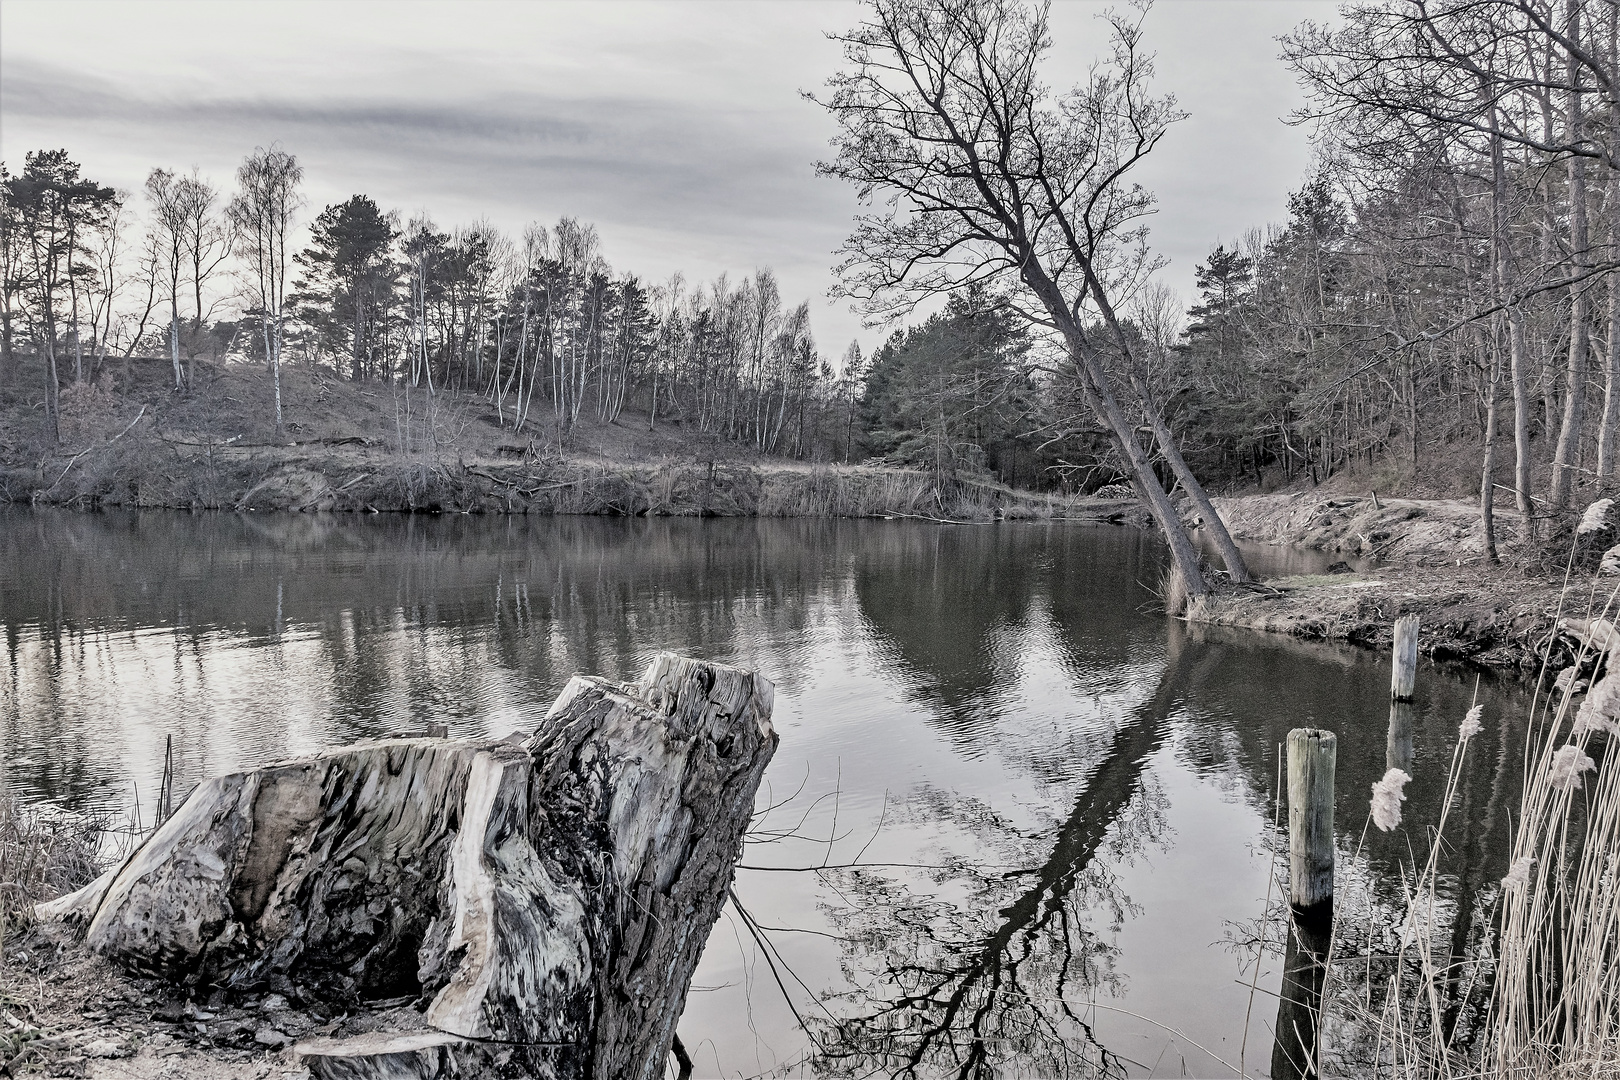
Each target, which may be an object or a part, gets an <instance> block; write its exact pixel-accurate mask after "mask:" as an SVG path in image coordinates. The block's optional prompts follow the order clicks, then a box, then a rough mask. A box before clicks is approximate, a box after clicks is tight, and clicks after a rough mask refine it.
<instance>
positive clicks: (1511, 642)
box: [1183, 492, 1613, 681]
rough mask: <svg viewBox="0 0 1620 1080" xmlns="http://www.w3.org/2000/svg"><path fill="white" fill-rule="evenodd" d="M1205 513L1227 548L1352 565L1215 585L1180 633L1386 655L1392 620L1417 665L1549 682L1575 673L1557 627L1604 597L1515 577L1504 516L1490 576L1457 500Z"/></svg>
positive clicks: (1515, 558)
mask: <svg viewBox="0 0 1620 1080" xmlns="http://www.w3.org/2000/svg"><path fill="white" fill-rule="evenodd" d="M1214 502H1215V505H1216V509H1217V510H1219V511H1220V512H1221V515H1222V517H1223V518H1224V519H1225V521H1226V524H1227V528H1228V529H1229V530H1230V531H1231V533H1232V535H1233V538H1234V539H1236V540H1239V541H1246V542H1250V543H1266V544H1279V543H1284V544H1289V545H1291V546H1296V547H1301V548H1307V549H1312V550H1317V551H1326V552H1333V553H1339V554H1342V555H1344V556H1345V557H1346V559H1357V560H1358V561H1361V562H1362V565H1361V566H1360V567H1359V568H1352V567H1350V566H1349V565H1348V563H1345V564H1342V565H1340V566H1339V567H1338V570H1339V572H1337V573H1330V574H1317V575H1300V576H1295V577H1286V578H1279V579H1274V580H1271V581H1267V582H1260V583H1257V584H1255V585H1251V586H1239V585H1230V584H1228V585H1223V586H1222V587H1221V588H1219V589H1217V591H1216V592H1215V593H1213V594H1212V595H1210V596H1208V597H1204V598H1199V599H1196V600H1194V601H1193V602H1192V603H1191V604H1190V605H1189V608H1188V610H1187V611H1186V613H1185V614H1184V615H1183V618H1185V619H1186V620H1187V621H1188V622H1189V623H1194V624H1204V625H1210V626H1226V627H1234V628H1238V629H1247V630H1262V631H1266V632H1269V633H1280V634H1289V635H1292V636H1294V637H1300V638H1306V639H1316V640H1323V641H1342V642H1346V643H1349V644H1353V645H1360V646H1363V647H1365V648H1369V649H1374V650H1380V651H1386V650H1388V649H1390V648H1391V647H1392V645H1393V641H1394V625H1395V620H1396V619H1397V618H1399V617H1401V616H1402V615H1416V616H1418V618H1419V637H1418V651H1419V653H1420V654H1421V655H1423V656H1426V657H1428V658H1429V659H1431V660H1433V661H1438V662H1450V663H1460V664H1463V665H1466V666H1468V667H1472V668H1475V669H1479V670H1485V671H1492V672H1496V673H1499V674H1502V675H1508V676H1513V677H1517V678H1519V679H1524V680H1529V681H1535V680H1536V679H1537V677H1538V675H1539V673H1540V671H1541V669H1542V667H1543V664H1545V666H1546V667H1547V668H1548V670H1550V671H1557V670H1559V669H1560V668H1563V667H1567V666H1569V665H1570V664H1572V663H1574V662H1575V661H1576V659H1577V658H1578V656H1579V653H1580V642H1579V640H1578V639H1576V638H1575V637H1573V636H1572V635H1570V634H1569V633H1568V632H1567V631H1566V630H1565V629H1564V628H1563V625H1562V624H1563V620H1565V619H1568V618H1577V617H1589V616H1590V615H1593V614H1596V613H1597V611H1598V610H1601V608H1602V606H1603V601H1604V600H1605V599H1606V596H1607V593H1608V592H1609V591H1610V590H1611V589H1612V588H1613V583H1612V582H1606V581H1605V579H1603V578H1601V577H1596V576H1594V575H1593V574H1592V573H1589V572H1582V571H1581V570H1579V569H1577V570H1575V571H1574V572H1572V573H1571V575H1570V577H1569V583H1568V585H1567V586H1566V585H1565V583H1564V581H1563V580H1562V579H1561V578H1560V579H1559V580H1553V579H1550V578H1548V577H1545V576H1541V575H1539V574H1533V573H1531V572H1529V571H1528V570H1526V569H1525V568H1524V565H1523V564H1524V563H1525V562H1526V561H1527V560H1526V556H1527V554H1533V553H1527V552H1526V551H1524V550H1523V548H1524V546H1525V545H1526V544H1527V543H1528V542H1529V541H1526V540H1522V539H1521V538H1520V537H1519V536H1518V535H1517V533H1518V529H1517V521H1516V518H1515V516H1514V515H1512V514H1510V513H1500V514H1499V516H1498V519H1497V543H1498V546H1499V550H1500V553H1501V556H1502V561H1501V562H1500V563H1499V564H1496V565H1492V564H1491V563H1490V562H1489V561H1488V560H1487V559H1486V558H1485V544H1484V535H1483V530H1482V527H1481V525H1480V522H1479V509H1478V507H1477V506H1475V505H1473V504H1472V503H1470V502H1468V501H1466V500H1447V499H1382V500H1380V499H1375V498H1373V497H1371V496H1366V497H1346V496H1344V495H1328V494H1321V493H1316V492H1293V493H1288V494H1279V495H1248V496H1237V497H1226V498H1217V499H1215V500H1214ZM1611 531H1612V530H1611ZM1603 535H1606V534H1603ZM1612 539H1613V538H1612V537H1611V538H1610V542H1612ZM1560 569H1562V568H1560Z"/></svg>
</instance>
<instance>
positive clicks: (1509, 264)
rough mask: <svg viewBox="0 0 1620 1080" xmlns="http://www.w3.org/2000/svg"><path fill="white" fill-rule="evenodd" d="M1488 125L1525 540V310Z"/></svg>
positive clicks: (1496, 268) (1494, 280)
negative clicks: (1511, 288)
mask: <svg viewBox="0 0 1620 1080" xmlns="http://www.w3.org/2000/svg"><path fill="white" fill-rule="evenodd" d="M1490 124H1491V288H1492V290H1493V292H1494V293H1495V296H1496V302H1497V303H1498V304H1507V319H1508V367H1509V374H1510V377H1511V379H1512V382H1513V498H1514V506H1515V508H1516V509H1517V510H1518V512H1519V536H1520V538H1521V539H1523V538H1528V537H1529V535H1530V529H1531V523H1532V516H1531V505H1530V484H1531V478H1530V469H1531V461H1530V390H1529V366H1530V359H1529V356H1528V351H1527V347H1526V344H1525V340H1524V309H1523V308H1522V307H1521V306H1520V305H1519V303H1518V302H1517V301H1512V302H1510V301H1509V297H1508V280H1509V278H1510V277H1511V278H1512V280H1513V281H1514V282H1517V280H1518V272H1517V271H1518V266H1517V263H1518V260H1517V259H1516V258H1515V257H1514V254H1513V241H1512V237H1510V236H1509V235H1508V228H1507V190H1508V189H1507V170H1506V167H1505V164H1504V162H1503V160H1502V136H1501V133H1500V131H1499V130H1498V125H1499V121H1498V114H1497V112H1496V110H1495V109H1492V110H1491V113H1490Z"/></svg>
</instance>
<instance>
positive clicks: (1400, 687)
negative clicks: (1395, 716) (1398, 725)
mask: <svg viewBox="0 0 1620 1080" xmlns="http://www.w3.org/2000/svg"><path fill="white" fill-rule="evenodd" d="M1417 656H1418V617H1417V616H1416V615H1402V616H1401V617H1400V618H1398V619H1396V620H1395V670H1394V673H1393V674H1391V676H1390V680H1389V695H1390V697H1392V698H1394V699H1395V700H1396V701H1411V700H1412V688H1413V687H1414V686H1415V685H1416V684H1417Z"/></svg>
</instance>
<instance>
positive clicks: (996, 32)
mask: <svg viewBox="0 0 1620 1080" xmlns="http://www.w3.org/2000/svg"><path fill="white" fill-rule="evenodd" d="M1140 10H1145V7H1144V8H1143V9H1140ZM1102 18H1103V19H1104V22H1105V24H1106V25H1107V27H1108V29H1109V33H1110V37H1111V40H1110V49H1109V53H1108V55H1107V56H1106V57H1105V58H1104V59H1103V60H1101V61H1099V62H1098V63H1097V64H1096V65H1095V66H1094V67H1093V68H1092V70H1091V72H1090V75H1089V77H1088V78H1087V81H1086V82H1084V83H1083V84H1081V85H1079V86H1076V87H1075V88H1074V89H1072V90H1070V91H1069V92H1068V93H1066V94H1064V95H1061V96H1056V95H1054V94H1053V93H1052V92H1051V91H1050V90H1049V89H1048V88H1047V87H1046V86H1044V85H1043V84H1042V83H1041V81H1040V76H1039V68H1040V64H1041V60H1042V58H1043V56H1044V55H1045V54H1046V52H1047V50H1048V49H1049V48H1050V47H1051V38H1050V35H1049V33H1048V27H1047V8H1046V5H1045V4H1041V5H1039V6H1035V7H1031V6H1027V5H1026V4H1024V3H1022V2H1021V0H944V2H940V0H872V4H871V15H870V18H869V19H868V20H867V21H866V22H863V23H862V24H861V25H859V26H857V27H856V28H855V29H853V30H851V31H849V32H848V33H847V34H843V35H839V36H837V37H836V40H838V41H839V42H841V43H842V44H843V47H844V61H845V63H844V68H843V70H841V71H839V72H838V73H837V74H835V75H834V76H833V77H832V78H831V79H830V80H828V87H829V90H830V93H829V94H828V95H827V96H826V98H825V99H817V100H818V103H819V104H821V105H823V106H824V107H825V108H826V109H827V110H828V112H829V113H831V114H832V117H833V119H834V120H835V121H836V122H837V124H838V131H837V134H836V135H835V136H834V138H833V148H834V150H835V151H836V154H835V156H834V157H833V158H832V160H830V161H824V162H821V163H819V164H818V165H817V170H818V171H819V172H820V173H821V174H822V175H824V176H832V177H837V178H839V179H842V180H847V181H849V182H851V183H853V184H855V185H856V186H857V187H858V188H859V190H860V193H861V196H862V199H863V201H864V202H865V203H866V205H867V206H868V207H870V209H868V210H866V211H864V212H862V213H861V214H859V215H858V216H857V219H856V227H855V231H854V233H853V234H852V235H851V236H850V238H849V239H848V240H847V241H846V242H845V244H844V246H843V248H842V250H841V254H842V255H843V256H844V258H843V260H842V262H841V264H840V266H839V272H840V277H841V281H842V284H841V286H840V288H841V290H842V292H843V293H844V295H846V296H849V297H850V298H852V299H854V300H856V301H857V302H858V303H860V304H861V305H862V306H863V307H864V308H865V309H866V310H867V311H868V312H869V313H871V314H874V315H878V316H888V317H893V316H898V315H902V314H905V313H907V312H909V311H911V310H914V309H915V307H916V306H917V305H918V304H920V303H923V302H924V301H926V300H928V299H929V298H932V297H937V296H939V295H941V294H948V293H950V292H952V291H955V290H957V289H960V288H963V287H964V286H967V285H971V284H974V283H986V284H990V285H992V286H994V287H999V288H1001V289H1002V290H1003V291H1004V292H1005V295H1006V298H1007V303H1008V304H1009V306H1011V307H1012V308H1013V310H1015V311H1017V312H1018V313H1019V314H1020V315H1022V316H1023V317H1025V318H1027V319H1028V320H1029V321H1030V322H1031V323H1033V324H1036V325H1038V326H1042V327H1045V328H1046V329H1047V330H1048V331H1049V332H1051V333H1053V334H1055V335H1056V337H1057V338H1058V340H1060V341H1061V343H1062V346H1063V350H1062V351H1063V355H1064V357H1065V367H1064V369H1063V372H1062V374H1063V375H1064V377H1065V378H1066V379H1067V380H1068V381H1069V382H1070V383H1071V384H1072V385H1073V386H1074V387H1075V388H1076V389H1077V390H1078V391H1079V393H1080V396H1081V397H1082V398H1083V399H1084V401H1085V402H1086V404H1087V406H1088V407H1089V409H1090V410H1091V411H1092V412H1093V413H1094V414H1095V416H1096V418H1097V420H1098V421H1099V422H1100V423H1101V424H1102V426H1103V428H1104V429H1105V430H1106V431H1107V432H1108V434H1109V436H1110V437H1111V439H1112V440H1113V443H1114V445H1115V447H1116V448H1117V449H1118V451H1119V453H1120V456H1121V457H1122V458H1123V460H1124V462H1125V464H1126V467H1127V468H1128V470H1129V473H1130V476H1131V480H1132V484H1133V486H1134V487H1135V488H1136V489H1137V492H1138V494H1140V495H1141V496H1142V498H1143V499H1144V500H1145V501H1146V502H1147V505H1148V507H1149V509H1150V510H1151V511H1152V513H1153V516H1154V518H1155V519H1156V520H1157V521H1158V523H1159V526H1160V528H1162V529H1163V530H1164V534H1165V537H1166V538H1167V539H1168V540H1169V543H1170V550H1171V553H1172V555H1173V557H1174V559H1175V565H1176V568H1177V569H1178V570H1179V571H1180V573H1181V577H1182V579H1183V581H1184V582H1185V584H1186V588H1187V591H1188V593H1189V594H1190V595H1194V596H1196V595H1201V594H1203V593H1205V592H1207V591H1208V585H1207V583H1206V582H1205V580H1204V576H1203V573H1202V570H1201V568H1200V565H1199V559H1198V552H1197V549H1196V548H1195V547H1194V546H1193V543H1192V540H1191V539H1190V538H1189V536H1188V534H1187V531H1186V529H1185V528H1184V527H1183V525H1182V524H1181V521H1180V519H1179V518H1178V516H1177V514H1176V511H1175V508H1174V507H1173V505H1172V504H1171V502H1170V498H1169V496H1168V494H1167V493H1166V492H1165V489H1164V487H1163V485H1162V484H1161V483H1160V481H1159V477H1158V475H1157V474H1156V473H1155V472H1154V469H1153V465H1152V461H1151V459H1150V457H1149V450H1150V447H1151V443H1150V444H1149V445H1148V446H1144V444H1143V441H1142V439H1141V438H1140V437H1139V434H1138V426H1137V424H1136V423H1135V422H1134V421H1133V419H1132V417H1131V415H1130V414H1129V413H1128V411H1127V406H1126V405H1123V404H1122V403H1121V399H1120V395H1119V394H1118V393H1117V392H1116V390H1115V376H1116V373H1117V372H1125V373H1133V372H1136V371H1138V370H1139V368H1138V366H1137V364H1138V358H1137V357H1136V356H1135V355H1134V353H1135V350H1136V344H1135V343H1134V341H1133V335H1132V333H1131V332H1130V328H1129V327H1128V326H1127V325H1125V323H1124V320H1123V319H1122V318H1121V316H1120V315H1119V314H1118V311H1117V304H1118V302H1119V301H1120V299H1121V298H1122V297H1123V296H1124V295H1125V294H1127V293H1128V292H1130V291H1131V290H1132V289H1133V288H1135V287H1136V286H1138V285H1139V284H1140V282H1141V281H1142V279H1143V277H1144V276H1145V274H1146V273H1147V272H1149V271H1150V270H1151V269H1152V267H1153V266H1154V265H1155V264H1154V263H1153V261H1152V259H1151V257H1150V256H1149V254H1148V252H1147V248H1146V243H1145V241H1146V229H1145V226H1144V225H1143V220H1144V218H1145V217H1146V216H1147V215H1148V214H1150V213H1151V212H1152V209H1153V196H1152V194H1151V193H1150V192H1148V191H1146V190H1145V189H1143V187H1142V186H1141V185H1140V184H1138V183H1135V182H1133V181H1132V180H1131V179H1130V174H1131V171H1132V170H1133V169H1134V168H1135V167H1136V166H1137V165H1138V164H1140V163H1141V161H1142V160H1143V159H1144V158H1145V157H1146V156H1147V155H1148V154H1149V153H1150V152H1151V151H1152V150H1153V148H1154V147H1155V146H1156V145H1157V144H1158V142H1159V140H1160V139H1161V138H1162V137H1163V135H1164V133H1165V131H1166V129H1167V128H1168V126H1169V125H1170V124H1171V123H1173V122H1174V121H1175V120H1177V119H1179V118H1180V117H1181V115H1182V114H1181V113H1180V112H1179V111H1178V110H1177V109H1176V105H1175V101H1174V99H1173V98H1170V97H1162V98H1156V97H1153V96H1152V95H1151V94H1150V93H1149V92H1148V88H1147V83H1148V81H1149V79H1150V77H1151V75H1152V66H1153V65H1152V62H1151V58H1150V57H1148V56H1146V55H1144V54H1143V53H1142V52H1141V51H1140V42H1141V24H1140V20H1136V21H1132V20H1130V19H1128V18H1126V17H1124V16H1121V15H1118V14H1115V13H1107V14H1105V15H1104V16H1102ZM1129 389H1131V388H1130V387H1127V390H1129ZM1138 389H1140V388H1138ZM1139 404H1140V405H1141V407H1142V410H1143V412H1144V414H1145V418H1146V421H1147V423H1146V427H1147V432H1148V434H1149V435H1150V436H1151V438H1152V441H1153V442H1156V443H1157V444H1158V447H1159V450H1160V451H1161V452H1162V453H1163V454H1164V457H1165V459H1166V460H1167V461H1168V463H1169V464H1170V466H1171V469H1172V471H1173V472H1174V473H1175V476H1176V479H1177V480H1178V481H1179V482H1180V484H1181V486H1182V487H1183V488H1184V489H1185V490H1186V491H1187V493H1188V495H1190V496H1191V497H1192V499H1193V501H1194V503H1195V505H1196V506H1197V508H1198V511H1199V513H1200V514H1201V515H1202V517H1203V520H1204V522H1205V524H1206V525H1207V526H1208V527H1209V530H1210V533H1211V536H1212V537H1213V538H1214V540H1215V542H1216V544H1217V546H1218V548H1219V550H1220V553H1221V557H1222V559H1223V560H1224V561H1225V562H1226V566H1227V569H1228V570H1229V571H1230V572H1231V574H1232V575H1233V577H1234V578H1237V579H1238V580H1247V578H1248V572H1247V570H1246V568H1245V567H1244V563H1243V558H1242V556H1241V555H1239V554H1238V551H1237V547H1236V545H1234V544H1233V543H1232V540H1231V537H1230V536H1229V535H1228V534H1227V532H1226V529H1225V526H1224V525H1223V524H1222V522H1221V518H1220V515H1219V514H1218V513H1216V511H1215V508H1214V507H1213V506H1212V505H1211V504H1210V501H1209V498H1208V496H1207V495H1205V493H1204V490H1203V488H1202V487H1201V486H1200V485H1199V483H1198V481H1197V479H1196V478H1195V477H1193V475H1192V473H1191V472H1190V471H1189V470H1188V469H1187V466H1186V463H1185V462H1184V461H1183V460H1182V457H1181V454H1180V453H1179V451H1178V448H1177V446H1176V443H1175V439H1174V437H1173V436H1172V434H1171V432H1170V430H1169V428H1168V427H1167V426H1166V425H1165V424H1164V423H1163V421H1162V419H1161V418H1160V417H1159V414H1158V412H1157V411H1156V410H1155V409H1154V408H1153V406H1152V402H1151V401H1150V400H1146V399H1145V398H1144V399H1143V400H1141V401H1140V402H1139Z"/></svg>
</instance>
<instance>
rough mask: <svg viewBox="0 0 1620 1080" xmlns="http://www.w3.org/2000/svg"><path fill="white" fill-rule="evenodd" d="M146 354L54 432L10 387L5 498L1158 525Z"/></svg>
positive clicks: (1008, 492) (68, 401)
mask: <svg viewBox="0 0 1620 1080" xmlns="http://www.w3.org/2000/svg"><path fill="white" fill-rule="evenodd" d="M169 377H170V376H169V374H168V366H167V362H166V361H164V362H156V361H152V360H141V359H135V360H133V361H131V362H130V364H128V365H125V366H117V367H114V368H112V369H111V370H109V371H108V372H106V373H105V374H104V375H103V377H101V378H100V379H99V380H98V381H96V382H87V383H85V384H82V385H77V386H68V387H66V388H64V389H63V391H62V420H61V425H60V427H61V439H60V441H52V440H50V439H48V438H47V437H46V435H45V429H44V426H43V421H42V419H41V416H42V413H41V411H40V410H41V403H40V402H39V401H37V400H35V398H37V396H38V395H37V393H35V392H33V391H32V390H31V389H30V388H29V386H28V384H26V383H25V382H22V381H16V380H14V381H13V383H12V384H11V385H9V386H0V502H10V503H20V504H25V505H26V504H34V505H38V504H45V505H59V506H75V507H80V508H84V509H92V508H97V507H141V508H165V509H179V510H202V509H210V510H239V511H249V510H296V511H352V512H373V511H375V512H429V513H433V512H442V513H525V514H622V515H672V516H755V515H757V516H767V517H794V516H849V517H869V516H916V517H928V518H943V519H950V520H967V521H989V520H993V519H995V518H997V517H1014V518H1031V517H1041V518H1053V517H1056V518H1069V519H1076V520H1085V521H1094V522H1112V523H1116V524H1147V523H1148V518H1147V515H1146V514H1145V513H1144V512H1143V511H1142V510H1141V509H1140V508H1138V507H1137V506H1136V504H1135V502H1134V501H1133V500H1129V499H1125V500H1105V499H1081V500H1071V499H1066V498H1062V497H1053V498H1048V497H1046V496H1041V495H1031V494H1029V493H1027V492H1021V491H1016V490H1014V489H1012V488H1009V487H1007V486H1005V485H1002V484H997V483H994V482H990V481H988V480H986V479H984V478H974V477H967V476H964V477H960V478H958V479H956V480H949V481H944V482H941V481H939V480H937V479H936V478H935V477H933V476H931V475H928V474H925V473H919V472H914V471H910V470H905V469H891V468H868V467H863V466H861V465H858V464H857V465H849V464H834V463H831V462H823V463H807V462H802V461H796V460H793V459H789V458H782V457H772V456H769V455H763V454H759V453H755V452H753V451H752V450H751V449H750V448H749V447H748V446H746V445H742V444H738V443H734V442H731V441H728V440H725V439H719V438H716V437H714V436H712V435H707V434H701V433H697V432H694V431H692V430H689V429H688V428H687V427H686V426H685V425H683V424H682V422H681V420H680V418H679V417H661V418H659V419H658V421H657V422H656V423H654V422H653V421H652V419H651V418H650V417H647V416H646V415H635V414H631V413H625V414H623V415H621V416H618V417H616V418H614V419H612V420H601V419H598V418H595V417H592V416H590V415H585V416H582V417H580V418H579V419H578V420H575V421H572V422H570V423H568V424H566V425H560V424H559V423H558V422H557V420H556V418H554V417H551V416H550V415H549V414H548V413H545V412H544V411H543V410H537V412H539V415H538V416H536V417H534V418H532V419H531V420H530V422H528V423H526V424H525V425H524V426H523V428H522V429H521V430H520V431H514V430H513V418H512V415H511V409H510V408H507V409H505V410H501V409H498V408H496V407H495V406H493V405H491V404H490V403H489V402H488V401H487V400H485V399H484V398H482V397H480V396H478V395H465V394H463V395H457V394H454V393H449V392H444V391H441V392H439V393H438V394H437V395H436V396H434V397H432V398H429V397H427V396H426V395H425V394H423V393H422V392H421V391H409V392H407V391H406V390H405V389H404V388H402V387H388V386H385V385H377V384H356V383H349V382H344V381H338V380H332V379H329V378H327V377H326V376H325V375H324V374H323V373H321V372H319V371H316V372H308V371H303V370H292V369H289V371H288V373H287V376H286V378H285V380H284V386H283V399H284V402H283V403H284V407H285V415H286V423H285V426H284V428H283V430H282V431H281V432H280V433H279V435H278V433H277V432H276V430H275V425H274V421H273V417H274V407H273V400H272V397H271V388H270V386H269V383H268V380H267V379H266V378H265V375H264V372H263V371H262V370H260V369H259V368H257V367H255V366H247V365H230V366H228V367H223V368H216V367H213V366H211V365H202V366H201V367H199V369H198V371H197V373H196V380H195V384H194V385H193V386H191V387H188V388H187V389H185V390H178V391H177V390H175V389H173V388H172V386H171V385H169V383H168V381H167V380H168V379H169Z"/></svg>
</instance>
